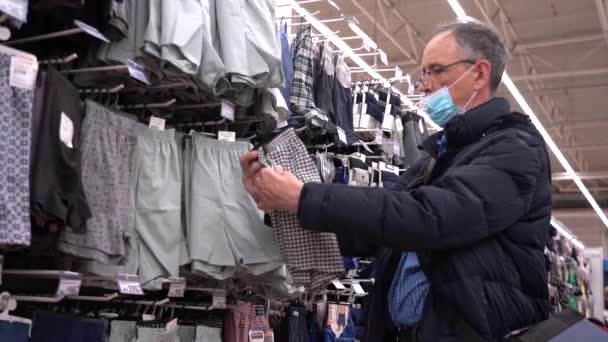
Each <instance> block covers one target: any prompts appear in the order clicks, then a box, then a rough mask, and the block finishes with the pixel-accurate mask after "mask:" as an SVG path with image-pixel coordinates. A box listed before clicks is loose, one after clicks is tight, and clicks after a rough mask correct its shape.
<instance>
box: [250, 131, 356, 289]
mask: <svg viewBox="0 0 608 342" xmlns="http://www.w3.org/2000/svg"><path fill="white" fill-rule="evenodd" d="M259 153H260V157H259V158H260V161H263V162H266V164H267V165H271V164H274V165H280V166H282V167H283V168H284V169H285V170H287V171H289V172H291V173H292V174H293V175H295V176H296V177H297V178H298V179H300V180H301V181H303V182H305V183H306V182H315V183H321V177H320V176H319V173H318V171H317V168H316V166H315V164H314V162H313V160H312V158H310V156H309V155H308V152H307V151H306V146H304V144H303V143H302V141H301V140H300V138H298V136H297V135H296V133H295V131H294V130H293V129H291V128H290V129H288V130H286V131H285V132H283V133H281V134H280V135H279V136H277V137H276V138H274V139H273V140H272V141H271V142H270V143H269V144H268V145H267V146H266V147H265V148H264V149H260V151H259ZM270 217H271V221H272V226H273V227H274V228H275V231H276V235H277V240H278V242H279V247H280V248H281V253H282V254H283V256H284V258H285V260H286V261H287V267H288V269H289V272H290V274H291V276H292V277H293V282H294V285H296V286H304V287H305V288H306V289H307V290H308V291H310V292H313V293H314V292H315V291H318V290H321V289H324V288H325V287H326V286H327V284H328V283H329V282H331V281H332V280H334V279H336V278H337V277H339V276H340V275H342V274H343V273H344V264H343V260H342V256H341V255H340V250H339V247H338V242H337V239H336V236H335V235H334V234H332V233H319V232H312V231H308V230H304V229H302V226H301V225H300V222H299V220H298V218H297V216H296V215H295V214H291V213H283V212H271V213H270Z"/></svg>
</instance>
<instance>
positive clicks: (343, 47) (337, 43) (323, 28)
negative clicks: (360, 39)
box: [292, 3, 440, 130]
mask: <svg viewBox="0 0 608 342" xmlns="http://www.w3.org/2000/svg"><path fill="white" fill-rule="evenodd" d="M292 8H293V10H294V11H296V12H298V14H299V15H301V16H304V17H305V18H306V20H307V21H308V22H309V23H310V24H311V25H312V26H313V27H314V28H315V29H316V30H317V31H319V32H320V33H321V34H327V35H329V34H331V33H332V30H330V29H329V28H328V27H327V26H326V25H325V24H323V23H321V22H319V20H318V19H316V18H314V17H313V16H311V15H310V12H308V11H307V10H306V9H304V8H302V7H301V6H300V5H298V4H296V3H293V4H292ZM350 24H351V23H349V26H350ZM357 28H359V27H358V26H357ZM359 30H360V29H359ZM353 31H354V30H353ZM361 32H362V33H363V34H364V35H365V36H367V34H365V32H363V31H361ZM327 40H329V41H330V42H332V43H333V44H334V45H335V46H336V47H337V48H338V50H342V51H351V50H352V47H350V46H349V45H348V44H346V43H345V42H344V41H343V40H342V39H340V37H338V36H336V35H329V36H327ZM374 44H375V43H374ZM348 58H350V59H351V60H352V61H353V62H354V63H355V64H357V65H358V66H359V67H360V68H361V69H363V70H365V72H367V73H368V74H369V75H370V76H371V77H372V78H375V79H382V80H384V79H386V78H385V77H382V75H380V74H379V73H378V72H377V71H375V70H374V69H373V68H372V67H371V66H370V65H369V64H367V63H366V62H365V61H364V60H363V59H361V57H359V56H356V55H349V56H348ZM392 91H393V92H395V93H397V94H399V96H400V97H401V100H402V102H404V103H405V104H407V105H409V106H412V107H413V108H417V107H416V106H415V105H414V103H413V102H412V101H411V100H410V99H408V98H407V97H405V96H404V95H403V94H402V93H401V92H400V91H399V90H398V89H396V88H395V87H392ZM418 114H419V115H421V116H422V117H423V118H424V119H425V120H426V122H427V123H428V124H429V125H430V126H431V127H432V128H434V129H436V130H437V129H440V128H439V126H437V124H436V123H434V122H433V121H432V120H431V119H430V118H429V116H428V115H427V114H426V112H425V111H423V110H421V109H419V110H418Z"/></svg>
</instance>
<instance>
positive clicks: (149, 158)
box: [134, 124, 182, 284]
mask: <svg viewBox="0 0 608 342" xmlns="http://www.w3.org/2000/svg"><path fill="white" fill-rule="evenodd" d="M180 149H181V145H178V143H177V140H176V138H175V131H174V130H172V129H170V130H163V131H160V130H156V129H153V128H148V127H147V126H145V125H141V124H138V125H137V147H136V164H135V178H134V180H135V189H136V190H135V213H136V214H135V230H136V231H137V234H138V236H139V241H140V246H139V278H140V281H141V282H142V284H146V283H147V282H149V281H152V280H154V279H157V278H160V277H170V276H177V275H178V273H179V266H180V242H181V240H182V220H181V202H182V183H181V182H182V169H181V167H180V161H181V158H180V154H181V152H180Z"/></svg>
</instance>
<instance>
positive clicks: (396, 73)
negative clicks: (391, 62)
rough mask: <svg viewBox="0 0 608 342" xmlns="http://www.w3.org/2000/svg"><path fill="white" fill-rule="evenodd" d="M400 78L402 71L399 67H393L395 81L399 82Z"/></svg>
mask: <svg viewBox="0 0 608 342" xmlns="http://www.w3.org/2000/svg"><path fill="white" fill-rule="evenodd" d="M401 77H403V70H401V68H400V67H395V79H397V80H401Z"/></svg>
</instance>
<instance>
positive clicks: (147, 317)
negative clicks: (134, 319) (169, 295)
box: [141, 314, 156, 322]
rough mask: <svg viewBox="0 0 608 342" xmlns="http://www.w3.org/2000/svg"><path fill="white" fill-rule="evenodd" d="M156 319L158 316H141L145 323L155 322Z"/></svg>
mask: <svg viewBox="0 0 608 342" xmlns="http://www.w3.org/2000/svg"><path fill="white" fill-rule="evenodd" d="M155 319H156V316H154V315H148V314H143V315H141V320H142V321H144V322H148V321H153V320H155Z"/></svg>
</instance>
